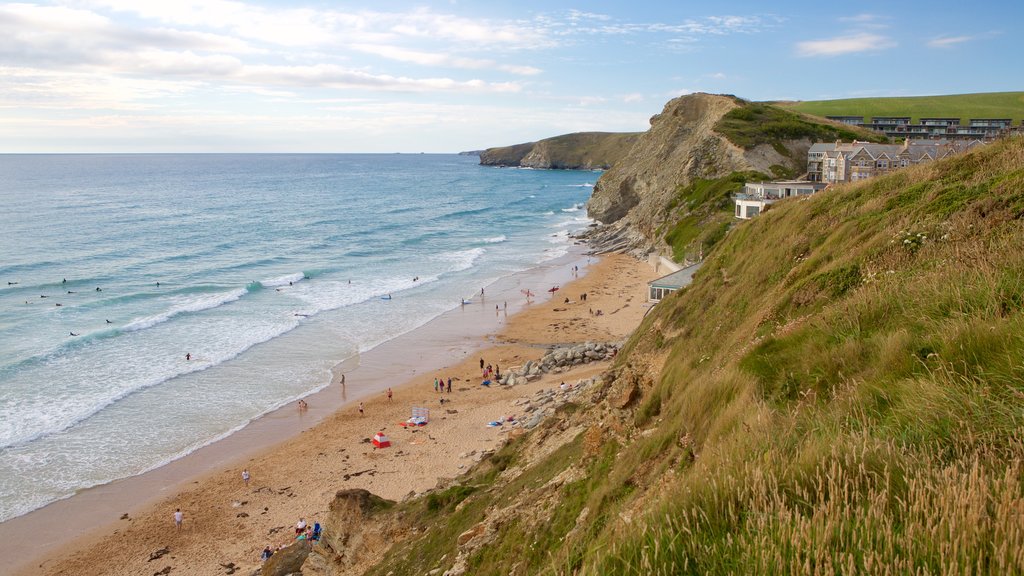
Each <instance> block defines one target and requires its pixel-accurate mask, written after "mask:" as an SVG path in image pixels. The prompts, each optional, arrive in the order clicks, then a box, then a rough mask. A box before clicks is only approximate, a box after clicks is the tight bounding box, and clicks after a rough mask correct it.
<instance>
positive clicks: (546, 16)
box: [0, 0, 1024, 152]
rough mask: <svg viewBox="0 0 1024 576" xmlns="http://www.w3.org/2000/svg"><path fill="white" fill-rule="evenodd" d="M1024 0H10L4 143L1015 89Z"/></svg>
mask: <svg viewBox="0 0 1024 576" xmlns="http://www.w3.org/2000/svg"><path fill="white" fill-rule="evenodd" d="M1022 16H1024V2H1019V1H1017V0H1013V1H1010V0H1003V1H981V2H959V1H957V2H952V1H950V2H943V1H941V0H939V1H936V0H933V1H930V2H909V1H908V2H891V1H890V2H860V3H821V2H785V1H776V2H730V1H728V0H722V1H720V2H700V3H698V2H689V1H684V0H675V1H671V0H664V1H661V2H651V1H646V0H637V1H633V2H609V1H598V2H593V1H591V2H586V3H577V2H567V1H564V0H547V1H544V2H539V1H533V0H525V1H519V2H515V3H512V2H507V3H494V2H467V1H462V0H459V1H455V0H451V1H438V2H405V1H393V2H387V1H379V2H329V1H319V2H318V1H309V2H302V1H299V2H287V3H285V2H255V1H236V0H70V1H67V2H52V3H49V2H48V3H31V2H25V3H0V152H419V151H426V152H457V151H461V150H471V149H478V148H485V147H489V146H498V145H505V144H513V143H518V142H525V141H530V140H536V139H540V138H545V137H548V136H554V135H557V134H563V133H567V132H577V131H584V130H606V131H634V130H636V131H639V130H644V129H646V128H647V125H648V124H647V123H648V119H649V118H650V117H651V116H652V115H654V114H656V113H658V112H660V111H661V109H662V107H663V106H664V104H665V102H667V101H668V100H670V99H671V98H673V97H675V96H679V95H682V94H686V93H689V92H693V91H704V92H715V93H729V94H736V95H738V96H741V97H744V98H748V99H753V100H769V99H801V100H814V99H822V98H843V97H858V96H898V95H920V94H949V93H964V92H991V91H1006V90H1021V89H1024V85H1022V82H1021V80H1022V70H1024V66H1021V64H1020V62H1019V58H1020V57H1021V55H1024V34H1021V32H1020V28H1021V25H1022V24H1024V17H1022Z"/></svg>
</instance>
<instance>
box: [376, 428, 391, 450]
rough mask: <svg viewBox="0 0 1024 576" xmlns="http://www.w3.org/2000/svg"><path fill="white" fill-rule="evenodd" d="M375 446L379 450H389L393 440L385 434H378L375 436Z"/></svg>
mask: <svg viewBox="0 0 1024 576" xmlns="http://www.w3.org/2000/svg"><path fill="white" fill-rule="evenodd" d="M373 445H374V446H376V447H377V448H388V447H390V446H391V440H388V437H387V436H385V435H384V433H383V432H377V433H376V434H374V435H373Z"/></svg>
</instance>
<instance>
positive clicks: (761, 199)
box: [733, 180, 827, 220]
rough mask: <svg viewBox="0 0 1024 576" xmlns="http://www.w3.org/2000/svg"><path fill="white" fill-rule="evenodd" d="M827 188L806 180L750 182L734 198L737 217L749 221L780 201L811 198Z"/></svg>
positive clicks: (821, 183) (823, 184)
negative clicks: (802, 197) (804, 197)
mask: <svg viewBox="0 0 1024 576" xmlns="http://www.w3.org/2000/svg"><path fill="white" fill-rule="evenodd" d="M826 186H827V185H826V184H825V183H823V182H808V181H806V180H781V181H778V182H748V183H747V184H746V185H745V186H744V187H743V192H741V193H739V194H736V195H735V196H734V197H733V201H734V202H735V203H736V217H737V218H739V219H740V220H749V219H751V218H753V217H754V216H757V215H758V214H760V213H761V212H764V211H765V209H767V207H768V206H769V205H771V204H773V203H775V202H778V201H779V200H784V199H786V198H796V197H799V196H810V195H811V194H814V193H816V192H820V191H821V190H824V189H825V187H826Z"/></svg>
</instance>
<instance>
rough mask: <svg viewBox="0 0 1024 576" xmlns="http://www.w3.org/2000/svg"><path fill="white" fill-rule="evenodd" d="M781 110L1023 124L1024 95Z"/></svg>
mask: <svg viewBox="0 0 1024 576" xmlns="http://www.w3.org/2000/svg"><path fill="white" fill-rule="evenodd" d="M778 105H779V106H783V107H786V108H789V109H791V110H796V111H798V112H803V113H805V114H814V115H815V116H864V120H865V121H867V122H870V121H871V118H874V117H875V116H910V117H911V119H912V120H911V121H912V122H915V123H916V122H918V121H919V120H920V119H921V118H922V117H925V118H960V123H961V124H962V125H964V126H966V125H967V124H968V123H969V121H970V119H971V118H1012V119H1013V120H1014V124H1020V122H1021V120H1024V92H990V93H981V94H952V95H946V96H908V97H897V98H848V99H843V100H813V101H808V102H779V103H778Z"/></svg>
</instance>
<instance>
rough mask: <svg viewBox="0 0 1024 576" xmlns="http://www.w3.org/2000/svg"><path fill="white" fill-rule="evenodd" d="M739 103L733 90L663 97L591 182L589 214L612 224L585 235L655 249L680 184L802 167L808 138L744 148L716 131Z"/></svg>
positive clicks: (596, 241)
mask: <svg viewBox="0 0 1024 576" xmlns="http://www.w3.org/2000/svg"><path fill="white" fill-rule="evenodd" d="M743 104H744V102H743V101H741V100H739V99H737V98H735V97H732V96H721V95H714V94H702V93H698V94H690V95H687V96H681V97H679V98H676V99H674V100H671V101H669V102H668V104H666V105H665V108H664V110H663V111H662V112H661V114H657V115H655V116H654V117H652V118H651V127H650V129H649V130H648V131H647V132H645V133H644V134H643V135H642V136H641V137H640V139H639V140H638V141H637V143H636V145H635V146H633V147H632V148H631V149H630V150H629V152H628V153H627V154H626V156H625V157H624V158H623V159H622V161H620V162H618V163H616V164H615V165H614V166H613V167H612V168H611V169H610V170H608V171H607V172H605V173H604V174H603V175H602V176H601V178H600V179H599V180H598V182H597V184H596V185H595V186H594V194H593V197H592V198H591V200H590V202H589V204H588V213H589V215H590V216H591V217H592V218H595V219H596V220H598V221H600V222H601V223H603V224H613V225H614V226H613V227H612V228H611V229H610V230H606V229H602V230H598V231H597V232H595V234H596V235H595V236H591V237H589V238H588V239H589V240H590V241H591V243H592V244H593V245H595V246H596V247H597V249H598V251H608V248H607V246H606V245H607V244H608V243H609V242H611V243H613V244H615V245H616V249H618V250H619V251H621V250H622V249H623V248H633V249H640V250H641V251H650V250H652V249H657V248H659V247H660V246H661V240H662V239H661V238H660V237H659V227H660V226H661V225H663V224H664V223H665V222H666V219H667V214H666V212H667V211H666V206H669V205H670V203H671V202H672V199H673V197H674V196H675V195H676V193H677V191H678V190H679V189H680V188H681V187H683V186H686V185H688V184H690V183H692V182H694V181H696V180H697V179H715V178H721V177H724V176H727V175H729V174H731V173H733V172H745V171H756V172H761V173H764V174H772V173H773V171H774V170H773V167H776V169H777V167H783V168H785V169H787V170H788V171H791V172H793V173H798V172H799V171H801V168H802V167H803V165H804V164H805V163H806V157H807V149H808V148H809V147H810V145H811V142H810V140H809V139H802V140H792V141H780V142H777V143H776V145H769V144H761V145H758V146H753V147H751V148H750V149H744V148H741V147H739V146H736V145H735V144H733V143H732V142H730V141H729V139H727V138H726V137H725V136H723V135H721V134H719V133H718V132H716V131H715V125H716V124H717V123H718V122H719V121H720V120H721V119H722V117H723V116H725V115H726V114H728V113H729V112H730V111H731V110H734V109H736V108H738V107H740V106H741V105H743Z"/></svg>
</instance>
